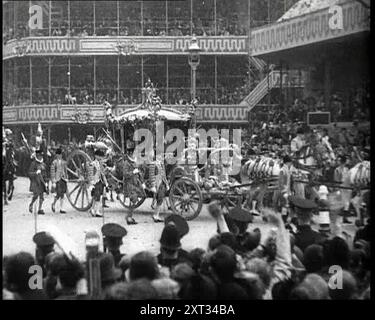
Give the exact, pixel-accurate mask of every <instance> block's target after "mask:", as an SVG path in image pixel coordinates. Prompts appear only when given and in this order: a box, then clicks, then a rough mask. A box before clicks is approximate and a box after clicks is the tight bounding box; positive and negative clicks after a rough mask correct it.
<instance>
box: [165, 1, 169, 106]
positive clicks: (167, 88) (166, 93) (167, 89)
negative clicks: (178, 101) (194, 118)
mask: <svg viewBox="0 0 375 320" xmlns="http://www.w3.org/2000/svg"><path fill="white" fill-rule="evenodd" d="M167 3H168V1H167ZM165 68H166V70H167V85H166V88H165V90H166V92H165V99H166V103H167V104H169V56H167V62H166V66H165Z"/></svg>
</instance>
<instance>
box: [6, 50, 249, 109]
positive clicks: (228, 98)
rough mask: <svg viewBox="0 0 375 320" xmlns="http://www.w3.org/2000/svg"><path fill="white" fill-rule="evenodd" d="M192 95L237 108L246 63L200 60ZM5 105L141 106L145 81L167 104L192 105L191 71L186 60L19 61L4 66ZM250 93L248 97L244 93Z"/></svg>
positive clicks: (98, 58) (226, 59) (235, 59)
mask: <svg viewBox="0 0 375 320" xmlns="http://www.w3.org/2000/svg"><path fill="white" fill-rule="evenodd" d="M196 76H197V78H196V95H197V99H198V100H199V102H200V103H202V104H236V103H239V102H240V101H241V99H242V98H243V96H241V94H240V92H241V90H240V89H241V88H242V86H243V85H244V83H246V80H247V77H248V75H247V58H246V57H238V56H212V55H209V56H208V55H206V56H202V57H201V61H200V64H199V66H198V69H197V74H196ZM3 78H4V81H3V103H8V104H10V105H20V104H23V103H27V101H29V99H30V92H31V93H32V94H31V98H32V103H33V104H48V103H51V104H68V103H69V101H68V98H67V95H69V94H70V95H71V96H72V97H74V98H75V100H76V101H77V103H78V104H101V103H103V102H104V101H105V100H107V101H109V102H110V103H113V104H139V103H141V102H142V99H141V91H142V87H143V86H144V84H145V82H146V81H147V79H148V78H150V79H151V81H152V82H153V83H154V85H155V86H156V88H157V92H158V94H159V96H160V97H161V99H162V101H163V103H165V104H183V103H186V102H189V101H190V100H191V68H190V66H189V64H188V57H187V56H169V55H168V56H167V55H148V56H90V57H70V58H69V57H62V56H54V57H40V58H39V57H38V58H37V57H32V58H29V57H22V58H16V59H11V60H6V61H4V70H3ZM247 93H248V92H247Z"/></svg>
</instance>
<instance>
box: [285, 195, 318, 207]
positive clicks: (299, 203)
mask: <svg viewBox="0 0 375 320" xmlns="http://www.w3.org/2000/svg"><path fill="white" fill-rule="evenodd" d="M289 202H290V203H291V204H292V205H293V206H295V207H297V208H298V209H301V210H313V209H316V208H317V207H318V206H317V204H316V203H315V202H314V201H312V200H308V199H303V198H300V197H296V196H290V197H289Z"/></svg>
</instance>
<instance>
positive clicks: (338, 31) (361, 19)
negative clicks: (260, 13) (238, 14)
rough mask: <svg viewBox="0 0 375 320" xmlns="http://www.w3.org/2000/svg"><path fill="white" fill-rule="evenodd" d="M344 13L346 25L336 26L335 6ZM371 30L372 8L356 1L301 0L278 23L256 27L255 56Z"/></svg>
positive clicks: (253, 32) (253, 48) (252, 50)
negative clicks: (332, 23)
mask: <svg viewBox="0 0 375 320" xmlns="http://www.w3.org/2000/svg"><path fill="white" fill-rule="evenodd" d="M335 5H336V6H338V7H339V8H340V11H341V12H342V15H341V16H342V22H343V25H342V28H332V27H331V25H330V19H331V18H332V17H333V13H332V11H331V10H332V9H331V8H332V6H335ZM364 31H370V10H369V9H368V8H367V7H366V5H364V4H363V3H361V2H359V1H355V0H301V1H299V2H298V3H296V4H295V5H294V6H293V7H292V8H291V9H290V10H289V11H288V12H287V13H285V14H284V15H283V16H282V17H281V18H280V19H279V21H278V22H276V23H274V24H271V25H267V26H264V27H260V28H257V29H254V30H253V31H252V33H251V44H250V46H251V55H252V56H255V57H259V58H265V57H266V56H267V55H269V54H273V53H275V52H279V51H283V50H288V49H293V48H297V47H303V46H308V45H311V44H316V43H320V42H323V41H327V40H334V39H341V38H343V37H346V36H350V35H354V34H359V33H361V32H364Z"/></svg>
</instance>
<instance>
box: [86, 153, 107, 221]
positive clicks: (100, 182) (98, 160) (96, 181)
mask: <svg viewBox="0 0 375 320" xmlns="http://www.w3.org/2000/svg"><path fill="white" fill-rule="evenodd" d="M94 156H95V159H94V161H93V162H92V169H93V172H92V177H91V183H92V184H93V185H94V188H93V189H92V191H91V196H92V197H93V201H92V206H91V209H90V213H91V215H92V216H93V217H102V216H103V213H102V212H101V210H100V201H101V199H102V196H103V191H104V188H105V187H107V185H108V183H107V178H106V177H105V174H104V168H103V159H104V152H103V151H102V150H100V149H99V150H96V151H95V153H94Z"/></svg>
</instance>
